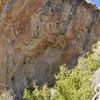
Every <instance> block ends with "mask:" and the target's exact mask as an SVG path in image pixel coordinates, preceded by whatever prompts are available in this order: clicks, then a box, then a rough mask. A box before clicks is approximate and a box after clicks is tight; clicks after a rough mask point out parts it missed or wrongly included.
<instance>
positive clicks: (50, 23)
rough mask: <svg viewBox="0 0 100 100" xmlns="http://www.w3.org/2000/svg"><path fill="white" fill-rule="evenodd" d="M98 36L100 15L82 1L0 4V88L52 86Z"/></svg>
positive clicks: (19, 0) (14, 0)
mask: <svg viewBox="0 0 100 100" xmlns="http://www.w3.org/2000/svg"><path fill="white" fill-rule="evenodd" d="M99 37H100V10H99V9H98V8H96V7H95V5H94V4H93V5H92V4H88V3H87V2H86V1H85V0H0V88H1V89H2V88H9V86H11V85H12V86H13V87H14V89H15V90H16V91H15V93H16V94H20V92H21V90H23V88H24V86H27V84H26V77H30V78H32V79H34V80H37V81H38V82H39V83H43V82H47V81H49V82H53V81H54V79H53V75H54V74H55V73H56V72H57V71H58V68H59V65H62V64H65V63H66V64H67V65H68V66H70V67H71V66H73V65H74V64H75V63H76V60H77V58H78V56H79V55H80V54H81V53H82V52H84V51H86V50H88V49H89V48H90V47H91V45H92V44H93V43H95V42H96V41H97V40H98V39H99Z"/></svg>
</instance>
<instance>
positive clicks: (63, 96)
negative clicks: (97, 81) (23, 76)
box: [24, 65, 93, 100]
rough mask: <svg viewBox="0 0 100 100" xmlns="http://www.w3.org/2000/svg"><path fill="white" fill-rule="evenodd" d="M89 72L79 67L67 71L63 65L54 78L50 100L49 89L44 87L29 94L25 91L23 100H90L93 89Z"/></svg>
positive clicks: (37, 88)
mask: <svg viewBox="0 0 100 100" xmlns="http://www.w3.org/2000/svg"><path fill="white" fill-rule="evenodd" d="M89 73H90V72H89V71H84V72H83V68H81V67H76V68H75V69H73V70H72V71H71V70H68V69H67V68H66V67H65V65H62V66H60V72H59V73H58V74H57V75H56V76H55V78H56V80H57V81H56V84H55V85H54V87H53V89H54V90H55V93H54V95H53V97H52V99H50V98H51V92H50V88H48V87H47V86H46V85H44V86H43V87H40V88H39V87H38V86H36V85H34V87H35V90H34V91H33V92H32V93H31V92H30V90H27V89H25V91H24V99H25V100H90V99H91V98H92V97H93V89H92V87H91V85H90V82H89V78H90V75H89Z"/></svg>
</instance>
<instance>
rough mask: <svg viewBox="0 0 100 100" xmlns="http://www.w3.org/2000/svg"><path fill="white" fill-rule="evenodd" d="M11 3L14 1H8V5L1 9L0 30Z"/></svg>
mask: <svg viewBox="0 0 100 100" xmlns="http://www.w3.org/2000/svg"><path fill="white" fill-rule="evenodd" d="M13 2H14V0H10V1H9V2H8V4H7V5H6V6H5V8H4V9H3V11H2V14H1V16H0V28H1V26H2V24H3V22H4V18H5V17H6V16H7V14H8V12H9V10H10V8H11V6H12V4H13Z"/></svg>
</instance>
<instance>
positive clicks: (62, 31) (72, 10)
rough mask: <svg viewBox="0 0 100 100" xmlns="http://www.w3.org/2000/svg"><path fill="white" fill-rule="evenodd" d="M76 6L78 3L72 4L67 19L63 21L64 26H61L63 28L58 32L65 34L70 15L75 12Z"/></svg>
mask: <svg viewBox="0 0 100 100" xmlns="http://www.w3.org/2000/svg"><path fill="white" fill-rule="evenodd" d="M77 8H78V5H77V4H76V5H74V6H72V9H71V12H70V14H69V16H68V18H67V20H65V22H64V27H63V29H62V30H61V31H60V34H65V32H66V31H67V27H68V25H69V24H70V21H71V19H72V17H73V16H74V15H75V14H76V11H77Z"/></svg>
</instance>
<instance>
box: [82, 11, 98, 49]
mask: <svg viewBox="0 0 100 100" xmlns="http://www.w3.org/2000/svg"><path fill="white" fill-rule="evenodd" d="M98 15H99V13H97V12H93V17H92V21H91V23H90V24H89V27H88V30H87V32H86V34H85V37H86V39H85V42H84V43H83V47H82V51H83V50H85V48H86V47H87V45H88V42H89V40H90V32H91V30H92V27H93V25H94V24H95V22H96V20H97V18H98Z"/></svg>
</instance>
